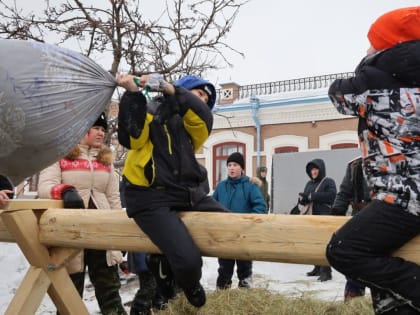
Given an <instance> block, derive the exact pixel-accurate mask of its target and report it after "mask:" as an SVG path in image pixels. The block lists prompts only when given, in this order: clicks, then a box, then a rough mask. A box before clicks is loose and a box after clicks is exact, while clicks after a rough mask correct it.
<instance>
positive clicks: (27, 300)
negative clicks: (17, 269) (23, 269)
mask: <svg viewBox="0 0 420 315" xmlns="http://www.w3.org/2000/svg"><path fill="white" fill-rule="evenodd" d="M50 283H51V281H50V279H49V278H48V276H47V274H46V273H45V272H44V270H42V269H41V268H36V267H30V268H29V270H28V272H27V273H26V275H25V277H24V279H23V281H22V283H21V284H20V286H19V288H18V289H17V291H16V293H15V295H14V297H13V299H12V301H11V302H10V304H9V306H8V308H7V310H6V312H5V313H4V314H5V315H16V314H35V312H36V310H37V309H38V307H39V305H40V304H41V302H42V300H43V298H44V296H45V293H46V292H47V290H48V287H49V286H50Z"/></svg>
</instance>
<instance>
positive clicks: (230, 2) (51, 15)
mask: <svg viewBox="0 0 420 315" xmlns="http://www.w3.org/2000/svg"><path fill="white" fill-rule="evenodd" d="M87 2H88V1H82V0H61V1H59V0H54V1H50V0H44V1H43V3H44V5H43V8H42V11H41V12H42V13H34V12H25V10H24V8H23V7H19V6H18V5H17V1H16V0H0V38H8V39H11V38H15V39H29V40H34V41H39V42H49V43H54V44H57V45H65V46H67V47H70V48H73V47H75V46H76V47H79V50H80V52H81V53H82V54H84V55H86V56H89V57H91V58H94V59H96V58H100V59H101V60H104V58H105V60H108V64H106V65H104V64H103V62H102V63H101V64H102V65H103V66H104V67H105V68H107V67H108V70H109V71H110V72H111V73H112V74H114V75H115V74H116V73H117V72H118V71H120V70H121V69H124V70H125V71H129V72H131V73H134V74H143V73H149V72H160V73H162V74H164V75H165V76H166V78H167V79H168V80H174V79H176V78H178V77H180V76H181V75H184V74H196V75H203V74H205V72H207V71H209V70H214V69H218V68H221V67H223V66H226V65H228V66H231V64H230V63H229V61H228V58H227V57H226V53H227V52H233V53H237V54H241V53H240V52H238V51H237V50H235V49H234V48H232V47H231V46H230V45H229V44H228V43H227V42H226V41H225V40H226V38H227V35H228V33H229V32H230V30H231V28H232V25H233V23H234V21H235V18H236V16H237V15H238V12H239V10H240V8H241V7H242V6H243V5H244V4H246V3H247V2H248V0H167V1H166V2H165V6H163V7H162V9H161V12H158V15H157V18H154V19H152V18H147V17H145V16H143V15H142V13H141V12H142V7H141V6H140V0H108V1H101V2H99V3H100V5H99V4H98V5H97V6H93V5H90V4H86V3H87ZM22 6H23V5H22ZM241 55H242V54H241ZM106 58H107V59H106ZM110 129H112V132H110V133H109V137H108V138H107V140H108V143H112V142H113V141H114V140H115V132H116V124H115V122H113V128H110ZM113 137H114V138H113ZM118 150H119V149H118ZM118 150H117V152H116V153H118V154H117V156H119V158H120V159H122V158H124V157H125V154H126V152H125V151H124V150H122V151H118ZM117 162H118V161H117ZM119 162H121V161H119ZM119 162H118V163H119Z"/></svg>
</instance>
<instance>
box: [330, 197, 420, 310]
mask: <svg viewBox="0 0 420 315" xmlns="http://www.w3.org/2000/svg"><path fill="white" fill-rule="evenodd" d="M419 232H420V217H419V216H415V215H413V214H411V213H409V212H407V211H405V210H404V209H402V208H401V207H399V206H396V205H390V204H387V203H385V202H382V201H378V200H374V201H372V202H371V203H370V204H369V205H368V206H367V207H366V208H364V209H363V211H361V212H360V213H358V214H357V215H355V216H354V217H352V218H351V219H350V220H349V221H348V222H347V223H346V224H345V225H344V226H343V227H341V228H340V229H339V230H338V231H337V232H336V233H334V235H333V236H332V238H331V240H330V242H329V244H328V245H327V251H326V254H327V258H328V261H329V262H330V264H331V266H332V267H334V268H335V269H337V270H338V271H340V272H341V273H343V274H344V275H346V276H348V277H349V278H351V279H353V280H356V281H360V282H362V283H365V284H366V285H367V286H368V287H370V289H371V291H372V294H376V293H379V294H376V295H377V296H384V297H389V296H391V297H393V298H395V300H398V301H399V303H400V304H401V303H402V304H404V303H406V304H408V305H410V306H411V307H412V308H415V309H417V310H418V311H420V266H419V265H417V264H415V263H412V262H409V261H406V260H404V259H402V258H399V257H392V256H391V254H392V252H394V251H395V250H396V249H398V248H400V247H401V246H402V245H404V244H405V243H407V242H408V241H409V240H411V239H412V238H413V237H415V236H416V235H417V234H419ZM387 303H388V302H386V301H385V299H384V301H383V303H379V304H378V307H383V306H384V305H386V304H387ZM388 304H389V303H388ZM391 304H392V303H391ZM394 304H398V303H394ZM385 308H386V307H385ZM389 308H391V306H390V307H389ZM375 312H377V313H378V314H379V313H381V311H380V310H379V309H375Z"/></svg>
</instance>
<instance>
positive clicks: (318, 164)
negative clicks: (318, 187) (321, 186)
mask: <svg viewBox="0 0 420 315" xmlns="http://www.w3.org/2000/svg"><path fill="white" fill-rule="evenodd" d="M314 167H316V168H317V169H319V175H318V177H317V178H316V179H315V180H316V181H318V180H321V179H323V178H324V177H325V175H326V174H325V173H326V171H325V163H324V160H321V159H314V160H312V161H310V162H308V164H306V174H308V176H309V178H310V179H312V177H311V170H312V169H313V168H314Z"/></svg>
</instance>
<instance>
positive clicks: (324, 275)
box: [318, 266, 332, 282]
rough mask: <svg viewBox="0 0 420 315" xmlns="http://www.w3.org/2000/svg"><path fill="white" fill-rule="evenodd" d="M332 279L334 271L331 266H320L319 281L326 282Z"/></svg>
mask: <svg viewBox="0 0 420 315" xmlns="http://www.w3.org/2000/svg"><path fill="white" fill-rule="evenodd" d="M331 279H332V271H331V267H329V266H321V267H320V268H319V277H318V281H321V282H324V281H328V280H331Z"/></svg>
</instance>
